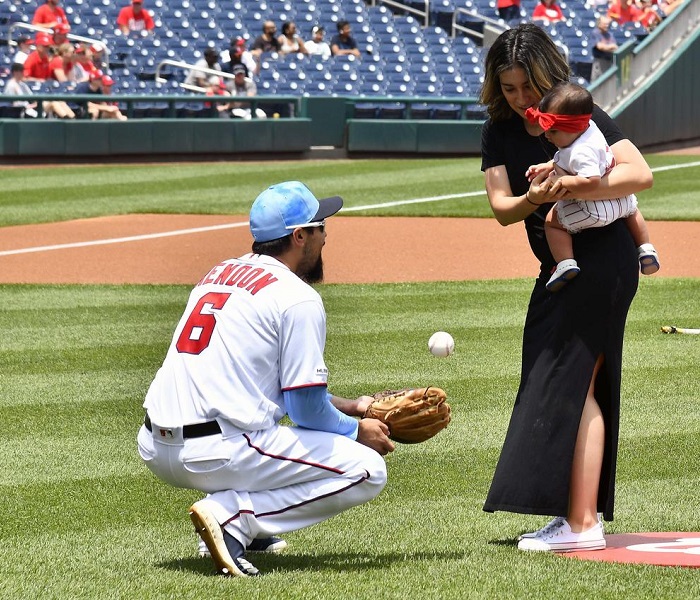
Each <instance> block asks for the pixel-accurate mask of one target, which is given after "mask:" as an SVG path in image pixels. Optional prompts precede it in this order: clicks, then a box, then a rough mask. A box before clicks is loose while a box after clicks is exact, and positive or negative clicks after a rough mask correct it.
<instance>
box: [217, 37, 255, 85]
mask: <svg viewBox="0 0 700 600" xmlns="http://www.w3.org/2000/svg"><path fill="white" fill-rule="evenodd" d="M221 62H222V70H224V71H226V72H228V73H233V67H235V66H236V65H243V66H244V67H245V68H246V77H252V76H253V75H257V74H258V72H259V70H260V65H259V64H258V62H257V61H256V60H255V57H254V56H253V53H252V52H250V51H249V50H246V48H245V40H244V39H243V38H242V37H235V38H231V46H230V48H229V49H228V50H224V52H222V53H221Z"/></svg>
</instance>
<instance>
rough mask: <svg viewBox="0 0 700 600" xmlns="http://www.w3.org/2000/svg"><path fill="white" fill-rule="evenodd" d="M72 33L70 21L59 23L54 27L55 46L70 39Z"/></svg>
mask: <svg viewBox="0 0 700 600" xmlns="http://www.w3.org/2000/svg"><path fill="white" fill-rule="evenodd" d="M69 33H70V25H68V23H59V24H58V25H56V26H55V27H54V28H53V46H54V48H58V47H59V46H60V45H61V44H63V43H65V42H67V41H68V34H69Z"/></svg>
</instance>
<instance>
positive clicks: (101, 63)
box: [89, 42, 107, 69]
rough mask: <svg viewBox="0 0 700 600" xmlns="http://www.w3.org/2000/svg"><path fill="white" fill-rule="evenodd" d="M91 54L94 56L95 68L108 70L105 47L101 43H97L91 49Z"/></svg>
mask: <svg viewBox="0 0 700 600" xmlns="http://www.w3.org/2000/svg"><path fill="white" fill-rule="evenodd" d="M89 50H90V53H91V54H92V62H93V63H94V64H95V68H97V69H103V68H106V66H107V62H106V61H105V57H104V53H105V47H104V45H102V43H100V42H95V43H94V44H91V45H90V47H89Z"/></svg>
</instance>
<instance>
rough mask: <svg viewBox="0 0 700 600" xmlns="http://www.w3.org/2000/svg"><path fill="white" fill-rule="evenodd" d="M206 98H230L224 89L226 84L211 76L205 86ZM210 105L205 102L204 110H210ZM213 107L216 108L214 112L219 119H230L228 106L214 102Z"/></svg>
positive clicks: (225, 103) (219, 78) (224, 103)
mask: <svg viewBox="0 0 700 600" xmlns="http://www.w3.org/2000/svg"><path fill="white" fill-rule="evenodd" d="M206 95H207V96H227V97H228V96H230V95H231V93H230V92H229V91H228V90H227V89H226V82H225V81H224V80H223V79H222V78H221V77H217V76H216V75H212V76H211V77H210V78H209V83H208V85H207V91H206ZM211 105H212V103H211V102H205V103H204V106H205V107H206V108H211ZM214 106H215V108H216V112H217V114H218V115H219V117H222V118H226V119H228V118H230V117H231V111H230V108H229V104H228V103H227V102H215V103H214Z"/></svg>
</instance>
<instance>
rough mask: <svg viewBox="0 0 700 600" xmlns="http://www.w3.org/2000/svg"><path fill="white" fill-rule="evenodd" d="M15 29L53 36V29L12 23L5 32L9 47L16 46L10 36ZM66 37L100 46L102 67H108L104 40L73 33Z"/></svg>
mask: <svg viewBox="0 0 700 600" xmlns="http://www.w3.org/2000/svg"><path fill="white" fill-rule="evenodd" d="M16 29H27V30H29V31H40V32H42V33H48V34H49V35H51V34H53V29H50V28H47V27H42V26H41V25H31V24H30V23H12V25H10V27H9V28H8V30H7V45H8V46H9V47H12V46H16V45H17V42H15V41H14V40H13V39H12V34H13V32H14V31H15V30H16ZM66 37H67V38H68V39H69V40H71V41H77V42H86V43H88V44H91V45H92V44H100V46H102V48H104V61H102V62H103V65H102V66H103V67H107V68H108V67H109V55H110V53H109V48H108V47H107V42H105V41H104V40H98V39H96V38H89V37H84V36H82V35H75V34H73V33H69V34H68V35H66Z"/></svg>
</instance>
